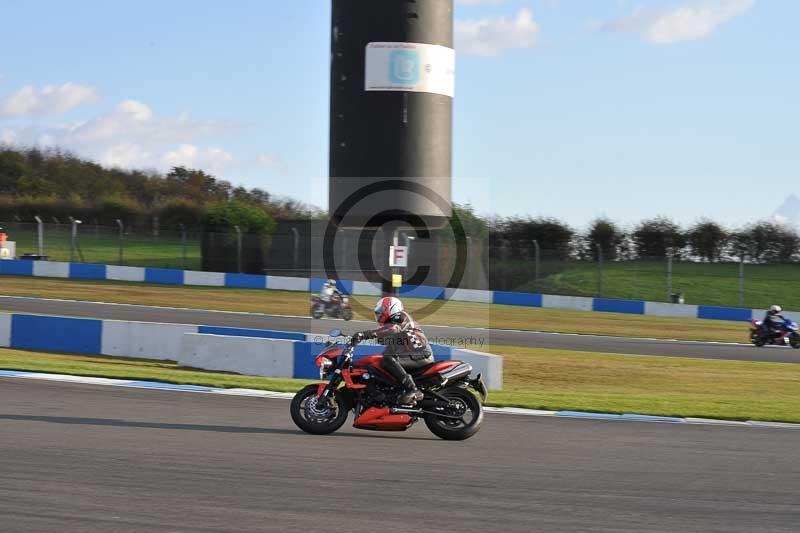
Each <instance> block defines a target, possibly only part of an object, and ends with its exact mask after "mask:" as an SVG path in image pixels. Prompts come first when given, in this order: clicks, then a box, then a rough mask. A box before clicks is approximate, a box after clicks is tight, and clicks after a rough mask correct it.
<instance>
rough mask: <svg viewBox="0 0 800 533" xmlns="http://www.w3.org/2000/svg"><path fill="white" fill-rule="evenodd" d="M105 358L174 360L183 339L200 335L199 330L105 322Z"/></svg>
mask: <svg viewBox="0 0 800 533" xmlns="http://www.w3.org/2000/svg"><path fill="white" fill-rule="evenodd" d="M102 322H103V329H102V331H103V332H102V343H101V351H100V353H101V354H102V355H116V356H122V357H139V358H143V359H163V360H175V358H176V357H177V355H178V354H179V353H180V352H181V346H182V344H183V335H184V334H185V333H197V330H198V327H199V326H192V325H188V324H157V323H152V322H128V321H124V320H103V321H102Z"/></svg>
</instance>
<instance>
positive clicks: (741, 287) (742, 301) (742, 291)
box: [739, 254, 744, 307]
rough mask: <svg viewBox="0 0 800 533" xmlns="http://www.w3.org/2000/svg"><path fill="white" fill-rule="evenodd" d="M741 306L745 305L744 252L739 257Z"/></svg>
mask: <svg viewBox="0 0 800 533" xmlns="http://www.w3.org/2000/svg"><path fill="white" fill-rule="evenodd" d="M739 307H744V254H742V256H741V257H740V258H739Z"/></svg>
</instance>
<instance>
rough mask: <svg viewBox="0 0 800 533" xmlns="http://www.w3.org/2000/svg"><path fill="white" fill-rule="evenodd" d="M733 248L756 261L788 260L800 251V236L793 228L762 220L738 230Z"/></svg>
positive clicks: (734, 250) (733, 238)
mask: <svg viewBox="0 0 800 533" xmlns="http://www.w3.org/2000/svg"><path fill="white" fill-rule="evenodd" d="M731 250H732V251H733V253H735V254H736V255H739V256H740V257H742V256H744V257H749V258H750V259H751V260H753V261H756V262H762V261H763V262H787V261H791V260H793V259H794V258H795V256H796V255H797V254H798V252H800V237H798V235H797V233H796V232H795V231H794V230H792V229H791V228H788V227H786V226H782V225H780V224H776V223H774V222H771V221H767V220H762V221H759V222H756V223H754V224H751V225H749V226H747V227H746V228H744V229H743V230H740V231H738V232H736V233H735V234H734V236H733V237H732V239H731Z"/></svg>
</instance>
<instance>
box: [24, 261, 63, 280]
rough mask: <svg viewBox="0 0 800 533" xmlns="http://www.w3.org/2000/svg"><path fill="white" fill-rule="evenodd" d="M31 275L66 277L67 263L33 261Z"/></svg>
mask: <svg viewBox="0 0 800 533" xmlns="http://www.w3.org/2000/svg"><path fill="white" fill-rule="evenodd" d="M33 275H34V276H41V277H44V278H68V277H69V263H56V262H51V261H33Z"/></svg>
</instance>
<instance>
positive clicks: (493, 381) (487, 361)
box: [450, 349, 503, 390]
mask: <svg viewBox="0 0 800 533" xmlns="http://www.w3.org/2000/svg"><path fill="white" fill-rule="evenodd" d="M450 358H451V359H458V360H461V361H464V362H465V363H469V364H471V365H472V370H473V372H472V375H473V376H475V375H476V374H478V373H480V374H482V375H483V382H484V383H485V384H486V388H488V389H490V390H501V389H502V388H503V358H502V357H500V356H499V355H493V354H490V353H484V352H476V351H475V350H464V349H456V350H453V353H452V355H451V357H450Z"/></svg>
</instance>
